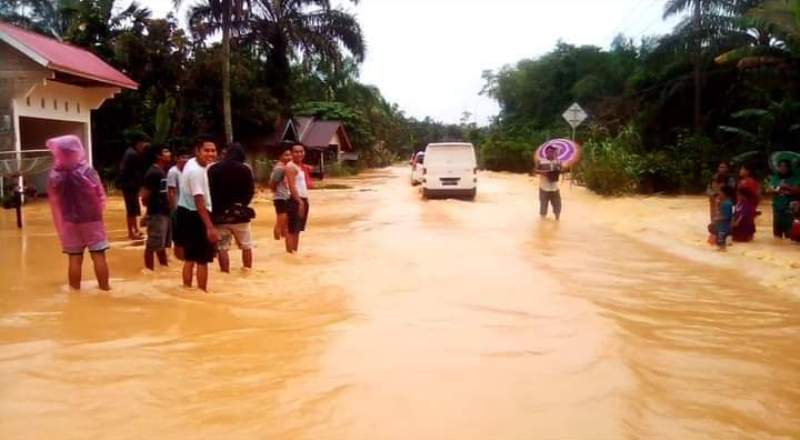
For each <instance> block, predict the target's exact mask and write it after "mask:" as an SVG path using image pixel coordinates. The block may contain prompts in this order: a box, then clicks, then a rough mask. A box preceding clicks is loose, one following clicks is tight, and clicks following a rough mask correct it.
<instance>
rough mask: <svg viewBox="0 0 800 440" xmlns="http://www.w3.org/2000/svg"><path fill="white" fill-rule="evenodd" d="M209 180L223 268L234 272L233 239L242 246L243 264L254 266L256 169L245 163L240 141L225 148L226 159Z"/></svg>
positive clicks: (248, 267)
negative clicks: (253, 233) (253, 203)
mask: <svg viewBox="0 0 800 440" xmlns="http://www.w3.org/2000/svg"><path fill="white" fill-rule="evenodd" d="M208 183H209V187H210V189H211V200H213V201H214V213H213V215H212V216H211V218H212V219H213V221H214V226H215V227H216V228H217V233H218V234H219V238H220V239H219V243H218V244H217V251H218V258H219V268H220V270H221V271H223V272H230V266H231V264H230V256H229V255H228V250H229V249H230V247H231V239H234V240H236V245H237V246H238V247H239V249H241V250H242V266H244V267H245V268H247V269H250V268H252V267H253V239H252V236H251V233H250V220H251V219H252V218H254V217H255V212H254V211H253V210H252V209H251V208H250V202H251V201H252V200H253V194H254V193H255V179H254V178H253V171H252V170H251V169H250V167H249V166H247V165H245V155H244V149H243V148H242V146H241V145H239V144H238V143H233V144H231V145H230V146H229V147H228V148H227V150H225V159H224V160H222V161H221V162H218V163H216V164H214V166H213V167H210V168H209V169H208Z"/></svg>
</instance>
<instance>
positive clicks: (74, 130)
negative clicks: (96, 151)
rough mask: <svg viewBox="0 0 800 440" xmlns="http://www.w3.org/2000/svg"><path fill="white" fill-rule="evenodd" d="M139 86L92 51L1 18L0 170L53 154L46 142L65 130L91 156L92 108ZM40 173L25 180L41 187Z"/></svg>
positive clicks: (11, 168)
mask: <svg viewBox="0 0 800 440" xmlns="http://www.w3.org/2000/svg"><path fill="white" fill-rule="evenodd" d="M137 87H138V84H136V82H134V81H133V80H131V79H130V78H128V77H127V76H125V75H124V74H123V73H121V72H119V71H118V70H116V69H114V68H113V67H111V66H109V65H108V64H107V63H105V62H104V61H103V60H101V59H100V58H98V57H97V56H95V55H94V54H92V53H91V52H89V51H86V50H84V49H81V48H78V47H75V46H71V45H69V44H65V43H62V42H60V41H57V40H54V39H52V38H48V37H45V36H42V35H39V34H37V33H34V32H30V31H26V30H23V29H21V28H19V27H16V26H13V25H10V24H8V23H4V22H0V173H2V174H5V175H6V176H8V174H9V170H13V169H14V168H15V165H16V166H17V167H18V166H19V162H15V161H16V160H17V159H23V160H24V159H29V158H34V157H37V156H49V152H47V150H46V149H45V141H46V140H47V139H48V138H51V137H54V136H60V135H65V134H74V135H77V136H78V137H80V138H81V139H82V140H83V143H84V146H85V147H86V149H87V153H88V157H89V160H90V161H91V160H92V136H91V124H92V122H91V112H92V110H95V109H97V108H99V107H100V106H101V105H102V104H103V102H105V101H106V100H107V99H109V98H112V97H113V96H114V95H116V94H117V93H119V92H120V91H121V89H123V88H126V89H136V88H137ZM3 165H4V166H3ZM4 169H5V171H4ZM41 174H42V173H40V175H39V176H36V175H33V176H25V180H26V185H33V186H36V187H39V188H40V189H41V187H42V184H43V182H44V179H43V176H42V175H41ZM0 175H1V174H0ZM14 177H16V176H14ZM19 179H20V184H21V179H22V177H21V176H20V177H19ZM0 181H2V179H0ZM6 183H8V182H6Z"/></svg>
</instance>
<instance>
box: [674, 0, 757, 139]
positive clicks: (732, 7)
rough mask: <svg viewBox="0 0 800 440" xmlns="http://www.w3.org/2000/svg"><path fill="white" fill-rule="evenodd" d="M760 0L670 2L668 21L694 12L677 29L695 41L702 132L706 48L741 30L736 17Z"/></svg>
mask: <svg viewBox="0 0 800 440" xmlns="http://www.w3.org/2000/svg"><path fill="white" fill-rule="evenodd" d="M759 2H760V0H732V1H731V0H668V1H667V3H666V5H665V6H664V18H668V17H672V16H674V15H678V14H681V13H684V12H687V11H689V10H691V16H690V17H689V18H687V19H686V20H684V21H683V22H682V23H680V24H679V25H678V26H677V27H676V32H675V33H674V35H675V36H677V37H679V38H681V39H682V38H687V37H688V39H689V40H690V41H691V46H692V49H691V52H692V54H693V56H692V65H693V73H692V77H693V79H694V129H695V132H700V130H701V129H702V124H703V123H702V114H701V111H702V110H701V109H702V91H703V76H702V63H703V48H704V45H706V44H708V43H710V42H711V41H709V40H713V39H715V38H719V37H720V36H722V35H724V34H725V33H727V32H730V31H735V30H737V22H736V19H735V17H736V16H737V15H738V14H741V12H743V10H746V9H748V8H750V7H752V5H754V4H757V3H759Z"/></svg>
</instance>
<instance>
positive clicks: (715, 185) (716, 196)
mask: <svg viewBox="0 0 800 440" xmlns="http://www.w3.org/2000/svg"><path fill="white" fill-rule="evenodd" d="M725 186H729V187H731V188H734V189H736V177H734V176H733V175H731V167H730V164H728V162H725V161H722V162H720V163H719V166H717V173H716V174H714V177H713V178H712V179H711V183H709V184H708V189H707V190H706V194H708V213H709V217H710V218H711V221H712V222H713V221H714V219H715V218H717V216H718V214H719V203H720V201H721V197H722V188H723V187H725Z"/></svg>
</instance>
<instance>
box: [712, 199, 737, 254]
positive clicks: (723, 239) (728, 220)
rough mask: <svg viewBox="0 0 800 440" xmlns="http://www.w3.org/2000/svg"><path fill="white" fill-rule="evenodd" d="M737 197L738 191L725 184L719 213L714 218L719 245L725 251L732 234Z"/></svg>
mask: <svg viewBox="0 0 800 440" xmlns="http://www.w3.org/2000/svg"><path fill="white" fill-rule="evenodd" d="M735 199H736V192H735V190H734V189H733V188H732V187H730V186H723V187H722V189H721V195H720V202H719V213H718V214H717V217H716V219H715V220H714V231H715V234H716V237H717V247H718V248H719V250H721V251H724V250H725V247H726V246H727V243H728V237H729V236H730V235H731V229H732V225H733V211H734V209H733V207H734V200H735Z"/></svg>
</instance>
